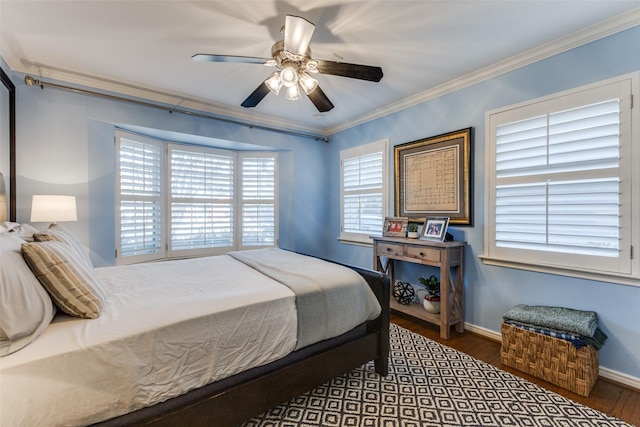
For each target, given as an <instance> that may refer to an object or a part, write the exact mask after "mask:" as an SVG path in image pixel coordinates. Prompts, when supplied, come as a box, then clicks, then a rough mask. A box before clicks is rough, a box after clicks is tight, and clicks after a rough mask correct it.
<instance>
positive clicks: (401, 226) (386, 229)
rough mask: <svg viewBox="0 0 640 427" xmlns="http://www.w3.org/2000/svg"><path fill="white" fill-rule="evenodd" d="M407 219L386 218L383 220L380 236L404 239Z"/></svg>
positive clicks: (397, 217)
mask: <svg viewBox="0 0 640 427" xmlns="http://www.w3.org/2000/svg"><path fill="white" fill-rule="evenodd" d="M407 224H409V218H407V217H404V216H388V217H386V218H385V219H384V226H383V227H382V235H383V236H384V237H406V236H407Z"/></svg>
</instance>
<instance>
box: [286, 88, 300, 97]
mask: <svg viewBox="0 0 640 427" xmlns="http://www.w3.org/2000/svg"><path fill="white" fill-rule="evenodd" d="M285 98H287V99H288V100H289V101H297V100H298V99H300V89H299V88H298V85H293V86H290V87H289V88H288V89H287V94H286V95H285Z"/></svg>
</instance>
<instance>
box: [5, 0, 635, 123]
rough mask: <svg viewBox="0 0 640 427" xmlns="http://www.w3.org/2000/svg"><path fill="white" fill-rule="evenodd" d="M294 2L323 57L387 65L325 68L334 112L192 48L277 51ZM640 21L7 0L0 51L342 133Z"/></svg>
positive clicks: (527, 5)
mask: <svg viewBox="0 0 640 427" xmlns="http://www.w3.org/2000/svg"><path fill="white" fill-rule="evenodd" d="M286 14H292V15H298V16H302V17H304V18H306V19H307V20H309V21H311V22H313V23H315V25H316V30H315V33H314V35H313V38H312V40H311V45H310V47H311V50H312V56H313V57H314V58H317V59H329V60H342V61H344V62H350V63H357V64H366V65H378V66H381V67H382V70H383V72H384V77H383V78H382V80H381V81H380V82H379V83H372V82H367V81H360V80H355V79H349V78H344V77H337V76H330V75H318V80H319V81H320V86H321V87H322V89H323V90H324V92H325V93H326V94H327V96H328V97H329V98H330V99H331V101H332V102H333V104H334V105H335V108H334V109H333V110H331V111H330V112H328V113H325V114H322V115H319V114H318V113H317V111H316V110H315V108H314V107H313V105H312V104H311V102H310V101H309V100H307V99H304V97H303V98H302V99H300V100H299V101H287V100H285V99H284V94H283V93H281V94H280V95H279V96H274V95H271V94H269V95H267V97H266V98H265V99H264V100H263V101H262V102H261V103H260V104H259V105H258V106H257V107H255V108H253V109H244V108H242V107H240V103H241V102H242V101H243V100H244V99H245V98H246V97H247V96H248V95H249V94H250V93H251V92H252V91H253V90H254V89H255V88H256V87H257V86H258V85H259V84H260V83H261V82H262V81H263V80H264V79H265V78H266V77H268V76H269V74H270V73H271V72H272V69H269V68H266V67H264V66H262V65H255V64H240V63H203V62H194V61H192V60H191V56H192V55H193V54H195V53H216V54H227V55H241V56H257V57H270V51H271V45H272V44H273V42H274V41H276V40H279V39H281V34H280V28H281V27H282V25H283V24H284V16H285V15H286ZM639 24H640V0H632V1H630V0H625V1H618V0H602V1H600V0H577V1H563V0H546V1H545V0H536V1H530V0H519V1H517V0H505V1H500V0H492V1H487V0H468V1H457V0H448V1H429V0H386V1H368V0H289V1H273V0H256V1H246V0H225V1H220V0H218V1H182V0H174V1H104V0H85V1H57V0H45V1H24V0H0V54H1V55H2V57H3V58H4V60H5V61H6V62H7V64H8V65H9V67H10V68H11V70H12V71H14V72H18V73H26V74H28V75H31V76H33V77H35V78H38V79H42V80H43V81H47V80H51V81H55V82H58V83H60V82H64V83H69V84H72V85H83V86H89V87H92V88H96V89H98V90H102V91H104V90H106V91H113V92H117V93H121V94H125V95H127V96H137V97H143V98H146V99H150V100H153V101H157V102H166V103H169V104H171V105H177V106H180V107H183V108H197V109H201V110H204V111H208V112H212V113H215V114H225V115H228V116H231V117H234V118H240V119H242V120H245V121H249V122H255V123H265V124H271V125H276V126H281V125H285V126H287V127H291V128H293V129H299V130H309V131H312V132H319V133H323V134H330V133H333V132H335V131H338V130H341V129H344V128H346V127H348V126H350V125H352V124H354V123H360V122H363V121H366V120H369V119H371V118H375V117H377V116H378V115H381V114H386V113H388V112H390V111H395V110H398V109H401V108H404V107H407V106H410V105H414V104H416V103H418V102H421V101H423V100H425V99H428V98H429V97H432V96H435V95H437V94H439V93H443V92H444V91H446V90H448V89H450V88H454V87H455V86H456V85H457V86H461V85H464V84H469V83H471V82H473V81H478V80H481V79H483V78H486V77H489V76H490V75H494V74H495V73H499V72H503V71H505V70H508V69H511V68H514V67H518V66H522V65H524V64H526V63H528V62H531V61H533V60H537V59H540V58H542V57H545V56H549V55H551V54H554V53H557V52H561V51H563V50H566V49H569V48H571V47H574V46H577V45H579V44H582V43H585V42H587V41H590V40H593V39H596V38H599V37H602V36H605V35H608V34H611V33H614V32H617V31H620V30H623V29H625V28H629V27H632V26H635V25H639Z"/></svg>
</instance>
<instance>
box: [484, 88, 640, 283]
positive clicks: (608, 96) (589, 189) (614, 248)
mask: <svg viewBox="0 0 640 427" xmlns="http://www.w3.org/2000/svg"><path fill="white" fill-rule="evenodd" d="M563 107H564V108H563ZM629 107H630V85H629V84H628V83H625V82H622V83H615V84H607V85H604V86H596V87H594V88H592V89H589V90H576V91H575V92H573V93H569V94H567V95H565V96H562V97H558V98H556V97H551V98H550V99H548V100H544V101H539V102H532V103H531V104H529V105H524V106H522V107H519V108H513V109H511V108H507V109H505V110H504V112H499V113H496V114H494V115H492V116H490V132H491V138H492V140H491V146H490V147H489V148H491V147H493V148H492V150H493V153H492V154H491V155H492V156H494V162H493V171H489V173H490V174H493V178H492V179H491V182H493V183H494V185H493V188H492V191H491V192H490V200H489V203H490V212H491V215H490V218H489V222H490V228H489V231H490V232H489V235H488V242H487V243H488V244H489V246H488V247H486V248H485V249H486V251H487V253H488V254H490V255H492V256H495V257H497V258H500V259H507V260H513V261H516V262H524V263H538V264H540V265H547V266H552V265H555V266H559V267H565V268H572V269H580V268H584V269H589V270H595V271H600V272H607V273H625V274H628V273H629V272H630V269H631V261H630V259H631V254H630V252H631V248H630V237H629V236H630V234H631V232H630V230H631V215H630V209H631V197H632V195H631V192H630V189H631V187H630V185H629V182H630V176H631V173H630V131H629V129H630V114H629V109H630V108H629ZM514 119H515V120H514Z"/></svg>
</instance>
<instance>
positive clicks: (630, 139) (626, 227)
mask: <svg viewBox="0 0 640 427" xmlns="http://www.w3.org/2000/svg"><path fill="white" fill-rule="evenodd" d="M639 81H640V73H632V74H627V75H623V76H619V77H615V78H612V79H607V80H604V81H600V82H596V83H593V84H589V85H585V86H581V87H578V88H574V89H570V90H566V91H562V92H559V93H555V94H551V95H548V96H544V97H540V98H536V99H532V100H529V101H525V102H521V103H519V104H515V105H511V106H506V107H503V108H499V109H496V110H492V111H488V112H487V113H486V115H485V125H486V127H485V144H486V145H485V188H486V191H485V197H484V201H485V224H486V226H485V228H484V253H483V255H481V256H480V259H481V260H482V261H483V263H485V264H487V265H495V266H501V267H509V268H518V269H522V270H529V271H537V272H544V273H551V274H557V275H563V276H570V277H578V278H584V279H591V280H600V281H607V282H614V283H621V284H628V285H635V286H640V280H639V279H640V262H639V257H638V256H635V257H634V255H633V249H634V247H636V248H637V247H638V244H639V243H640V231H639V229H640V197H639V196H638V195H637V194H635V193H637V190H636V191H635V193H634V191H632V189H634V188H636V189H637V188H639V186H640V172H638V168H637V167H635V168H634V167H633V165H637V164H638V163H639V161H640V150H639V149H638V147H637V145H636V146H635V147H634V144H637V141H638V140H639V135H640V133H639V131H638V127H639V126H638V125H639V124H640V114H639V113H640V111H639V109H638V108H637V106H636V105H634V99H638V88H639V84H638V83H639ZM625 85H628V91H626V90H625V89H623V88H624V86H625ZM612 88H617V89H618V90H619V91H624V95H623V96H620V112H621V113H620V114H621V124H620V131H621V133H620V156H619V157H620V163H619V168H618V171H619V173H618V178H619V179H620V213H619V220H620V224H621V225H620V240H619V241H620V256H619V257H617V258H615V261H614V262H609V264H610V265H609V266H607V267H606V268H603V269H600V268H598V265H600V263H598V262H594V261H597V260H598V259H599V258H598V257H595V256H589V255H585V256H581V255H568V254H565V253H558V252H549V253H546V254H545V253H544V252H545V251H527V250H522V249H512V248H509V249H508V250H504V249H501V248H496V241H495V238H496V222H495V213H496V188H497V185H498V184H497V178H496V135H495V131H496V127H497V126H498V125H499V124H502V123H510V122H512V121H518V120H524V119H526V118H528V117H534V116H535V114H536V111H547V112H549V113H553V112H556V111H562V110H564V109H566V108H570V107H571V106H573V105H575V104H574V100H575V99H577V98H579V97H580V96H582V95H584V96H585V97H586V98H590V97H594V96H595V97H597V96H605V95H604V94H603V93H604V92H606V91H607V90H611V89H612ZM594 99H595V98H594ZM601 99H602V98H601ZM585 105H586V104H585ZM523 112H527V114H526V115H525V114H523ZM625 121H626V122H625ZM542 176H544V175H542ZM576 260H577V261H578V262H577V263H576Z"/></svg>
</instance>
